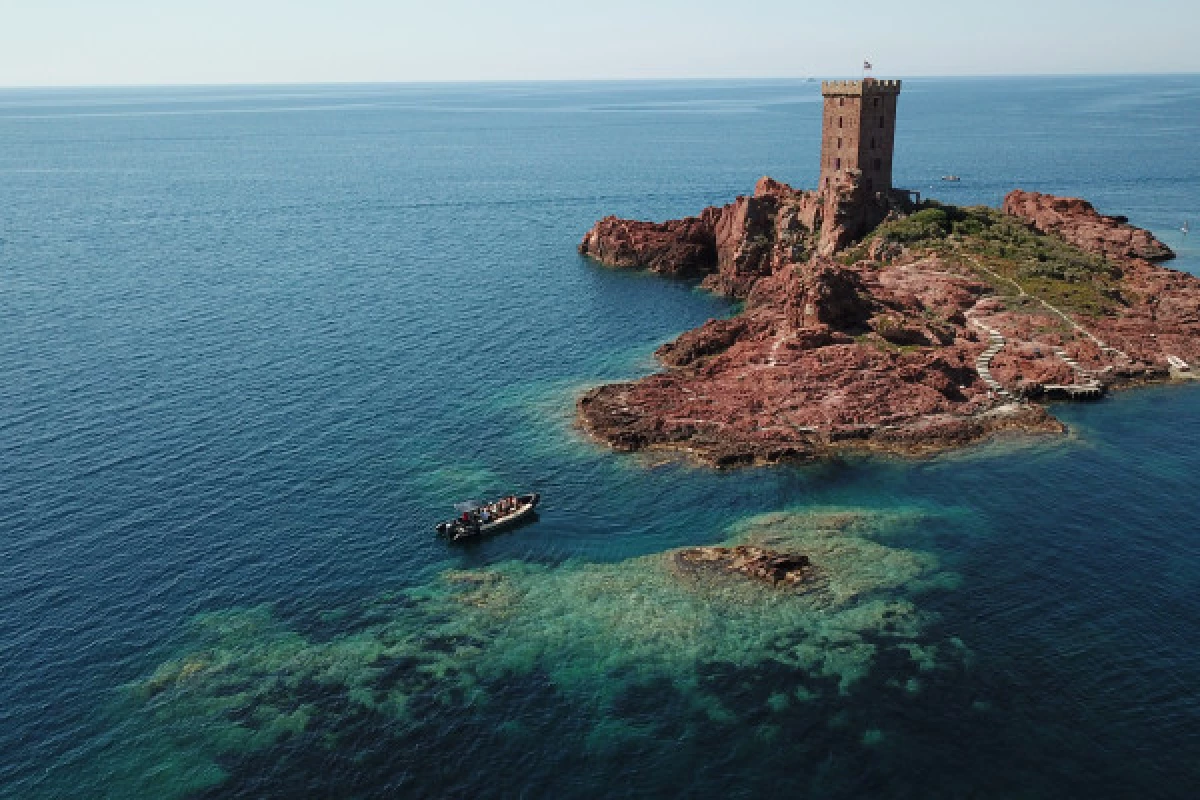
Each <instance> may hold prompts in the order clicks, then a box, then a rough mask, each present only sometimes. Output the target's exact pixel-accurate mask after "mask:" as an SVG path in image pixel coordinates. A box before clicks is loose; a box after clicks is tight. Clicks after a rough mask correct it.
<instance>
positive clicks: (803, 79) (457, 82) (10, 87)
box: [0, 71, 1200, 91]
mask: <svg viewBox="0 0 1200 800" xmlns="http://www.w3.org/2000/svg"><path fill="white" fill-rule="evenodd" d="M1193 76H1200V71H1195V72H1187V71H1184V72H1151V71H1146V72H995V73H965V74H937V75H904V74H898V73H888V75H887V77H888V79H900V80H977V79H989V78H1016V79H1020V78H1135V77H1146V78H1149V77H1164V78H1170V77H1193ZM862 77H863V76H862V75H861V74H859V75H853V74H849V73H843V74H838V75H832V74H831V75H818V74H813V75H792V76H769V75H763V76H755V77H732V76H724V77H721V76H712V77H660V78H659V77H644V78H478V79H476V78H441V79H428V80H345V81H339V80H332V81H321V80H318V81H303V80H296V81H291V80H288V81H214V82H194V83H193V82H179V83H44V84H0V91H34V90H50V89H205V88H233V87H247V88H250V87H258V86H272V87H286V86H478V85H494V86H502V85H514V84H521V85H544V84H603V83H755V82H761V83H808V82H814V81H822V80H855V79H861V78H862ZM868 77H870V76H868Z"/></svg>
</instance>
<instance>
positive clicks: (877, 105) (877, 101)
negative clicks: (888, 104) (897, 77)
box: [875, 97, 879, 108]
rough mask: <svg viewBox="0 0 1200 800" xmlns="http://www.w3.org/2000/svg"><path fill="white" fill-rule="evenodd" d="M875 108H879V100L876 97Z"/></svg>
mask: <svg viewBox="0 0 1200 800" xmlns="http://www.w3.org/2000/svg"><path fill="white" fill-rule="evenodd" d="M875 107H876V108H879V98H878V97H876V98H875Z"/></svg>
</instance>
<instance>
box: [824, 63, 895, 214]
mask: <svg viewBox="0 0 1200 800" xmlns="http://www.w3.org/2000/svg"><path fill="white" fill-rule="evenodd" d="M900 86H901V82H900V81H881V80H876V79H875V78H864V79H862V80H861V81H824V82H822V83H821V94H822V95H823V96H824V97H825V112H824V120H823V123H822V129H821V179H820V184H819V188H820V189H821V190H826V189H832V188H834V187H836V186H839V185H843V184H847V183H850V182H852V181H858V182H859V185H860V186H861V187H862V188H864V189H866V190H867V191H868V192H886V191H888V190H889V189H891V188H892V153H893V151H894V148H895V142H896V101H897V100H898V99H899V97H900Z"/></svg>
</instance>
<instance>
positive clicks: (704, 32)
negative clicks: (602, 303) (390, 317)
mask: <svg viewBox="0 0 1200 800" xmlns="http://www.w3.org/2000/svg"><path fill="white" fill-rule="evenodd" d="M864 58H869V59H870V60H871V61H872V62H873V63H874V65H875V73H876V74H877V75H879V76H881V77H882V76H896V77H905V76H933V75H1020V74H1087V73H1103V74H1113V73H1145V72H1160V73H1165V72H1171V73H1177V72H1200V0H1140V2H1136V3H1134V2H1128V1H1127V0H1126V1H1125V2H1118V0H1087V1H1086V2H1085V0H1000V1H996V0H992V1H991V2H979V1H978V0H954V1H953V2H950V1H948V0H907V2H905V1H903V0H894V1H893V2H881V1H880V0H860V1H859V2H846V1H845V0H830V2H826V3H819V2H810V0H723V2H718V1H717V0H593V1H592V2H574V0H494V1H493V2H468V1H467V0H421V1H419V2H414V1H413V0H392V1H391V2H387V1H386V0H340V2H334V1H333V0H325V2H314V0H204V1H203V2H201V1H200V0H0V86H8V87H13V86H94V85H113V84H115V85H147V84H226V83H323V82H331V83H332V82H393V81H394V82H408V81H480V80H592V79H596V80H606V79H669V78H799V77H809V76H813V77H839V76H854V75H857V74H858V73H859V69H860V67H861V64H862V61H863V59H864Z"/></svg>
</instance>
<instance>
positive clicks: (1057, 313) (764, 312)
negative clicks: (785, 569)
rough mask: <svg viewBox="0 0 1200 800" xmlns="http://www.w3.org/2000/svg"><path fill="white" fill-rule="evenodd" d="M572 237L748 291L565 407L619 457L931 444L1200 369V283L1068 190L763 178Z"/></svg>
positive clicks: (935, 447)
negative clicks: (984, 193) (636, 368)
mask: <svg viewBox="0 0 1200 800" xmlns="http://www.w3.org/2000/svg"><path fill="white" fill-rule="evenodd" d="M579 249H580V252H581V253H583V254H584V255H586V256H589V257H591V258H593V259H595V260H597V261H599V262H601V263H602V264H605V265H608V266H612V267H620V268H635V269H648V270H651V271H654V272H657V273H660V274H663V275H666V276H672V277H680V278H688V279H693V280H700V281H701V285H702V286H704V287H706V288H708V289H710V290H712V291H715V292H719V293H722V294H725V295H728V296H731V297H735V298H739V299H742V300H744V301H745V307H744V310H743V311H742V312H741V313H740V314H738V315H737V316H735V317H733V318H731V319H717V320H710V321H709V322H707V323H706V324H704V325H703V326H701V327H700V328H697V329H695V330H692V331H688V332H686V333H684V334H683V335H681V336H680V337H678V338H677V339H676V340H674V341H672V342H669V343H668V344H665V345H663V346H662V347H661V348H659V350H658V352H657V354H656V355H657V356H658V358H659V360H660V361H661V362H662V363H663V364H664V366H665V367H666V370H665V371H663V372H660V373H657V374H655V375H651V376H648V377H646V378H643V379H641V380H638V381H634V382H629V383H617V384H609V385H605V386H600V387H597V388H595V389H592V390H590V391H588V392H587V393H585V394H584V395H583V396H582V397H581V398H580V399H579V401H578V414H579V420H580V422H581V424H582V426H583V427H584V429H585V430H587V431H588V432H590V433H591V434H592V435H594V436H595V437H597V438H599V439H600V440H602V441H604V442H606V443H608V444H609V445H610V446H612V447H614V448H616V449H619V450H627V451H637V450H673V451H678V452H681V453H686V454H689V455H691V456H693V457H695V458H697V459H699V460H700V461H702V462H705V463H708V464H712V465H714V466H721V467H726V466H736V465H744V464H757V463H774V462H779V461H788V460H806V459H812V458H818V457H822V456H827V455H831V454H834V453H838V452H843V451H847V450H856V449H866V450H873V451H882V452H890V453H897V454H923V453H930V452H936V451H939V450H945V449H948V448H954V447H961V446H964V445H967V444H970V443H973V442H978V441H980V440H983V439H987V438H989V437H992V436H994V435H995V434H997V433H1000V432H1010V431H1015V432H1028V433H1061V432H1063V431H1064V430H1065V427H1064V426H1063V425H1062V423H1061V422H1059V421H1058V420H1057V419H1055V418H1054V417H1053V416H1052V415H1051V414H1050V413H1049V412H1048V411H1047V409H1046V408H1045V407H1044V406H1043V405H1041V404H1040V403H1039V402H1036V401H1038V400H1044V399H1055V398H1058V397H1071V398H1083V397H1089V398H1090V397H1096V396H1100V395H1102V394H1103V393H1104V392H1105V391H1107V390H1108V389H1109V388H1116V387H1119V386H1127V385H1138V384H1142V383H1148V382H1157V381H1164V380H1169V379H1171V378H1172V377H1189V376H1190V373H1191V366H1190V365H1191V364H1195V363H1197V362H1200V280H1198V279H1197V278H1196V277H1194V276H1191V275H1187V274H1185V273H1180V272H1176V271H1173V270H1170V269H1166V268H1164V267H1161V266H1159V265H1157V264H1156V263H1154V262H1155V261H1161V260H1165V259H1168V258H1171V257H1172V256H1173V253H1172V252H1171V251H1170V249H1169V248H1167V247H1166V245H1164V244H1162V243H1161V242H1159V241H1158V240H1157V239H1155V238H1154V237H1153V235H1151V234H1150V233H1149V232H1147V231H1144V230H1142V229H1139V228H1136V227H1133V226H1131V225H1129V224H1128V223H1127V221H1125V220H1124V219H1122V218H1120V217H1109V216H1104V215H1101V214H1099V213H1098V212H1096V211H1095V209H1094V208H1093V207H1092V206H1091V205H1090V204H1088V203H1086V202H1085V201H1082V200H1077V199H1074V198H1059V197H1053V196H1050V195H1041V194H1037V193H1029V192H1022V191H1019V190H1018V191H1014V192H1012V193H1010V194H1009V196H1008V197H1007V198H1006V199H1005V203H1004V208H1003V210H1002V211H999V210H995V209H985V208H968V209H960V208H954V207H950V206H941V205H938V204H935V203H925V204H916V203H914V202H913V201H912V200H911V199H910V198H909V196H908V195H907V193H904V192H888V193H875V194H871V193H868V192H865V191H863V190H862V189H861V188H860V187H859V186H858V185H857V184H855V183H851V184H849V185H845V186H841V187H838V188H836V189H834V190H830V191H826V192H820V193H817V192H807V191H800V190H796V189H792V188H791V187H789V186H786V185H785V184H782V183H779V182H777V181H774V180H771V179H770V178H763V179H762V180H760V181H759V183H758V186H757V187H756V189H755V192H754V194H753V195H752V196H749V197H739V198H737V199H736V200H735V201H734V202H733V203H731V204H729V205H726V206H724V207H721V208H716V207H712V208H707V209H705V210H704V211H703V212H701V214H700V215H699V216H696V217H689V218H686V219H682V220H673V221H669V222H665V223H652V222H640V221H633V220H623V219H618V218H616V217H607V218H605V219H603V220H601V221H599V222H598V223H597V224H596V225H595V227H593V228H592V230H590V231H588V233H587V234H586V235H585V236H584V238H583V241H582V243H581V245H580V248H579Z"/></svg>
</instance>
